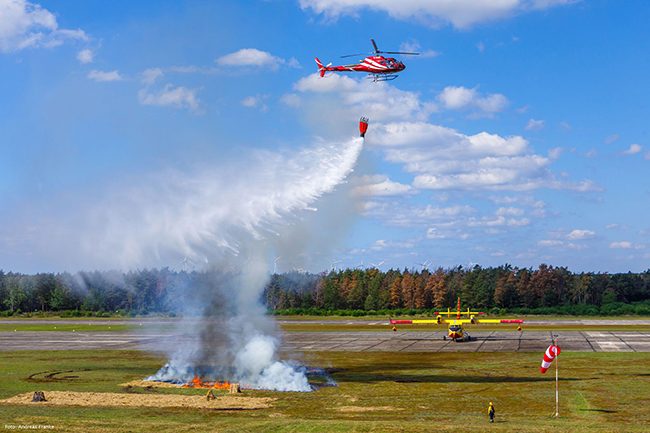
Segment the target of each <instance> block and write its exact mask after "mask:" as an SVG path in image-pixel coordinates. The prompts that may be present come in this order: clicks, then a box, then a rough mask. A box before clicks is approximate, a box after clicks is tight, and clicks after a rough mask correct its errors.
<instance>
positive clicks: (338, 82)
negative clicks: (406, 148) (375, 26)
mask: <svg viewBox="0 0 650 433" xmlns="http://www.w3.org/2000/svg"><path fill="white" fill-rule="evenodd" d="M293 88H294V89H295V90H296V91H298V92H302V93H317V94H324V93H335V94H337V95H338V97H339V100H340V104H341V105H342V106H343V107H344V108H347V110H346V109H343V110H341V109H340V108H338V107H337V110H336V111H331V110H330V113H329V114H330V115H331V116H338V117H340V118H341V119H344V118H345V119H349V118H350V116H354V117H357V116H358V113H359V112H361V113H363V114H364V116H367V117H369V118H371V119H372V120H373V121H385V120H390V119H400V118H415V119H418V120H424V119H426V118H428V116H429V114H430V113H432V112H434V111H436V107H435V104H431V103H426V102H422V101H420V95H419V94H418V93H417V92H409V91H404V90H400V89H397V88H396V87H393V86H391V85H389V84H388V83H385V82H379V83H373V82H372V81H370V80H366V79H363V78H362V79H360V80H355V79H353V78H350V77H348V76H345V75H338V74H334V75H332V76H330V77H327V78H321V77H320V76H319V74H311V75H309V76H307V77H305V78H302V79H300V80H299V81H298V82H297V83H295V84H294V86H293ZM321 99H322V98H321V97H319V98H318V101H319V102H320V100H321Z"/></svg>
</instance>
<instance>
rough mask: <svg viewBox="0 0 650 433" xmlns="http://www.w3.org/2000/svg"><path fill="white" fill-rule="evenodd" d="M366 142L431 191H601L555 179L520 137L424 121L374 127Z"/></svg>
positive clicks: (544, 161)
mask: <svg viewBox="0 0 650 433" xmlns="http://www.w3.org/2000/svg"><path fill="white" fill-rule="evenodd" d="M373 130H374V131H375V134H373V136H372V138H371V139H369V144H370V145H372V146H376V147H379V148H381V150H383V151H384V152H385V155H386V157H385V159H386V160H387V161H389V162H393V163H401V164H404V169H405V170H406V171H408V172H412V173H415V174H416V176H415V179H414V181H413V184H412V186H414V187H415V188H421V189H434V190H454V189H456V190H493V191H497V190H509V191H529V190H534V189H539V188H550V189H566V190H574V191H581V192H587V191H601V190H602V188H601V187H600V186H599V185H597V184H596V183H594V182H593V181H591V180H585V181H582V182H571V181H568V180H564V179H559V178H558V177H557V176H556V175H555V174H554V173H552V172H551V170H550V168H549V167H548V166H549V165H550V164H551V163H552V160H551V159H549V158H545V157H543V156H541V155H536V154H535V153H534V152H533V150H532V148H531V147H530V145H529V143H528V141H526V140H524V139H523V138H522V137H520V136H510V137H501V136H499V135H496V134H488V133H486V132H481V133H479V134H475V135H471V136H468V135H464V134H461V133H459V132H457V131H456V130H454V129H451V128H447V127H443V126H438V125H432V124H429V123H424V122H417V123H407V122H399V123H389V124H385V125H382V124H379V125H373Z"/></svg>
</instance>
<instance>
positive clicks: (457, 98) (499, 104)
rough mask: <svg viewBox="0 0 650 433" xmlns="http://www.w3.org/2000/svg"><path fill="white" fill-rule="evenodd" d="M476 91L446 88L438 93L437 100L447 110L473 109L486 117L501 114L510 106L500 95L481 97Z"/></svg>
mask: <svg viewBox="0 0 650 433" xmlns="http://www.w3.org/2000/svg"><path fill="white" fill-rule="evenodd" d="M476 89H477V88H476V87H475V88H473V89H468V88H467V87H463V86H460V87H456V86H448V87H445V88H444V89H443V91H442V92H440V94H439V95H438V98H437V100H438V102H439V103H440V105H441V106H443V107H444V108H446V109H448V110H468V109H474V110H477V111H478V112H480V113H482V114H484V115H486V116H492V115H493V114H494V113H498V112H501V111H503V110H504V109H505V108H506V107H507V106H508V104H510V101H509V100H508V98H506V97H505V96H504V95H502V94H500V93H493V94H488V95H487V96H481V95H480V94H479V93H478V91H477V90H476Z"/></svg>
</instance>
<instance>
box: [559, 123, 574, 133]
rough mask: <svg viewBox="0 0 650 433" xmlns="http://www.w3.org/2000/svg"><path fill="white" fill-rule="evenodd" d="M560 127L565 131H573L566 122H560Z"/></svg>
mask: <svg viewBox="0 0 650 433" xmlns="http://www.w3.org/2000/svg"><path fill="white" fill-rule="evenodd" d="M558 126H560V128H562V129H564V130H565V131H571V130H572V129H573V127H572V126H571V125H569V124H568V123H566V122H560V123H558Z"/></svg>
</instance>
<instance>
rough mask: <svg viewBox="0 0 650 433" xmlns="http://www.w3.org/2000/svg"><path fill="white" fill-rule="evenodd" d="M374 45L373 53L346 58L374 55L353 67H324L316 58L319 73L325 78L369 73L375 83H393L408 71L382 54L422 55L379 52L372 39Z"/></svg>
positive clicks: (402, 64) (397, 61) (396, 61)
mask: <svg viewBox="0 0 650 433" xmlns="http://www.w3.org/2000/svg"><path fill="white" fill-rule="evenodd" d="M370 41H371V42H372V45H373V46H374V47H375V51H373V52H371V53H361V54H350V55H347V56H341V58H345V57H353V56H362V55H364V54H374V56H370V57H366V58H365V59H363V60H359V63H357V64H353V65H343V66H332V64H331V63H330V64H329V65H327V66H323V64H322V63H321V61H320V60H318V57H316V64H317V65H318V72H320V76H321V77H324V76H325V72H330V71H331V72H367V73H368V78H370V79H371V80H373V81H374V82H375V83H376V82H377V81H392V80H394V79H395V78H397V74H398V73H400V72H402V71H403V70H404V69H406V66H404V63H402V62H400V61H399V60H396V59H394V58H392V57H384V56H382V55H380V54H406V55H410V56H418V55H419V54H420V53H402V52H398V51H379V49H378V48H377V44H376V43H375V40H374V39H370Z"/></svg>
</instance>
